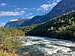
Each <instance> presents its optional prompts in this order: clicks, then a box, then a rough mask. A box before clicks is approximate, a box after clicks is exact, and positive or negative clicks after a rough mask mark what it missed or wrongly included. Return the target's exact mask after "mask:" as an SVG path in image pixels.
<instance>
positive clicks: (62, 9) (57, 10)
mask: <svg viewBox="0 0 75 56" xmlns="http://www.w3.org/2000/svg"><path fill="white" fill-rule="evenodd" d="M73 10H75V0H62V1H61V2H59V3H58V4H57V5H56V6H55V7H54V8H53V9H52V10H51V11H50V12H49V13H48V14H46V15H43V16H35V17H33V18H32V19H30V20H29V21H23V22H19V23H20V25H21V26H20V25H19V24H15V23H12V22H8V23H7V24H6V25H5V27H8V26H9V27H8V28H13V27H12V25H14V24H15V26H14V28H15V27H17V26H18V25H19V26H18V27H22V26H31V25H33V24H40V23H43V22H45V21H47V20H49V19H52V18H54V17H57V16H61V15H63V14H65V13H66V12H70V11H73Z"/></svg>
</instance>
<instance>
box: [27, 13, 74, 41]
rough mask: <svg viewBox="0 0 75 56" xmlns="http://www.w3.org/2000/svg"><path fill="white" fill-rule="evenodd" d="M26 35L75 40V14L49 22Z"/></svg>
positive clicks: (68, 14)
mask: <svg viewBox="0 0 75 56" xmlns="http://www.w3.org/2000/svg"><path fill="white" fill-rule="evenodd" d="M27 35H32V36H46V37H50V38H59V39H67V40H75V12H71V13H67V14H65V15H62V16H59V17H56V18H55V19H52V20H49V21H47V22H45V23H44V24H41V25H39V26H37V27H35V28H34V29H32V30H31V31H29V32H28V33H27Z"/></svg>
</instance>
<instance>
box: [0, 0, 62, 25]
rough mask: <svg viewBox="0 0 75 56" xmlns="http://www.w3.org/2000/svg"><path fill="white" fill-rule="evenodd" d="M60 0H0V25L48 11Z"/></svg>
mask: <svg viewBox="0 0 75 56" xmlns="http://www.w3.org/2000/svg"><path fill="white" fill-rule="evenodd" d="M59 1H61V0H0V25H4V24H5V23H6V22H8V21H10V20H14V19H27V18H29V19H30V18H32V17H34V16H36V15H43V14H46V13H48V12H49V11H50V10H51V9H52V8H53V7H54V6H55V5H56V4H57V3H58V2H59Z"/></svg>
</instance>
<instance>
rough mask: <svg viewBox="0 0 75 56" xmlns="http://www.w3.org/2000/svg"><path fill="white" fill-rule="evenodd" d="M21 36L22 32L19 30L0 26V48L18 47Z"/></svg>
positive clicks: (10, 48) (12, 48)
mask: <svg viewBox="0 0 75 56" xmlns="http://www.w3.org/2000/svg"><path fill="white" fill-rule="evenodd" d="M21 36H24V32H22V31H21V30H18V29H7V28H4V27H0V49H3V50H11V51H12V50H16V49H17V48H20V47H21V42H20V37H21Z"/></svg>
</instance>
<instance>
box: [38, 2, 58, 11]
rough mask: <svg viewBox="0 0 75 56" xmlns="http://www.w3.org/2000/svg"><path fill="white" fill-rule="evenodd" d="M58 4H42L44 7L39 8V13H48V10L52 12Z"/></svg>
mask: <svg viewBox="0 0 75 56" xmlns="http://www.w3.org/2000/svg"><path fill="white" fill-rule="evenodd" d="M56 4H57V3H56V2H54V3H52V4H42V5H41V6H40V8H38V9H37V10H38V11H43V12H46V11H48V10H51V9H52V8H53V7H54V6H55V5H56Z"/></svg>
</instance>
